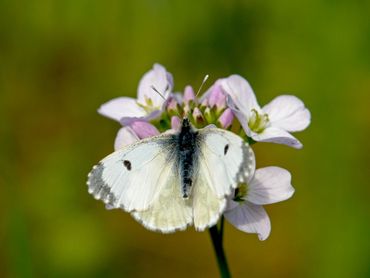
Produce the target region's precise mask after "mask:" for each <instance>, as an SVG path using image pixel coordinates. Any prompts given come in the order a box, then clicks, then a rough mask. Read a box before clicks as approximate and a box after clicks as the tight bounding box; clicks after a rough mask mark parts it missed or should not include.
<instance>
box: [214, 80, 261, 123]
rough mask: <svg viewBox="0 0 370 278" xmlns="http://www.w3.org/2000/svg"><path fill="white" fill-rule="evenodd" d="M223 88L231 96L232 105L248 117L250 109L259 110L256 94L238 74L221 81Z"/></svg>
mask: <svg viewBox="0 0 370 278" xmlns="http://www.w3.org/2000/svg"><path fill="white" fill-rule="evenodd" d="M221 85H222V88H223V90H224V91H225V93H226V94H227V95H229V96H230V97H231V99H232V100H233V103H234V105H235V106H236V107H237V108H239V110H240V111H241V112H242V113H244V114H246V116H247V118H248V117H249V115H250V113H251V110H252V109H255V110H257V112H260V111H261V108H260V106H259V105H258V103H257V99H256V96H255V94H254V92H253V90H252V87H251V86H250V85H249V83H248V81H247V80H245V79H244V78H243V77H241V76H239V75H231V76H230V77H228V78H225V79H223V80H222V81H221Z"/></svg>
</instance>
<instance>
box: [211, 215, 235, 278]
mask: <svg viewBox="0 0 370 278" xmlns="http://www.w3.org/2000/svg"><path fill="white" fill-rule="evenodd" d="M223 228H224V225H223V217H222V218H221V225H220V229H218V228H217V225H214V226H212V227H211V228H209V234H210V236H211V240H212V244H213V248H214V250H215V255H216V259H217V264H218V269H219V271H220V277H222V278H229V277H231V274H230V270H229V267H228V264H227V259H226V256H225V252H224V248H223V244H222V237H223Z"/></svg>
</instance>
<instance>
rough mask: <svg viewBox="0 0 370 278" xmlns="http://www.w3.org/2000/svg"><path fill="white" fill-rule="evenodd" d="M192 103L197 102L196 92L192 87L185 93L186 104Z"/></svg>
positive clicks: (187, 87)
mask: <svg viewBox="0 0 370 278" xmlns="http://www.w3.org/2000/svg"><path fill="white" fill-rule="evenodd" d="M190 101H193V102H194V101H195V94H194V90H193V88H192V87H191V86H186V87H185V91H184V103H185V104H189V103H190Z"/></svg>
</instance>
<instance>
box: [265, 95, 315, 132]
mask: <svg viewBox="0 0 370 278" xmlns="http://www.w3.org/2000/svg"><path fill="white" fill-rule="evenodd" d="M262 110H263V111H264V112H265V113H267V114H268V115H269V119H270V123H271V125H272V126H275V127H279V128H282V129H284V130H286V131H290V132H294V131H301V130H304V129H305V128H306V127H307V126H308V125H309V124H310V122H311V114H310V111H309V110H308V109H307V108H306V107H305V106H304V103H303V102H302V101H301V100H300V99H299V98H297V97H295V96H289V95H283V96H278V97H276V98H274V99H273V100H272V101H271V102H270V103H269V104H267V105H265V106H264V107H263V109H262Z"/></svg>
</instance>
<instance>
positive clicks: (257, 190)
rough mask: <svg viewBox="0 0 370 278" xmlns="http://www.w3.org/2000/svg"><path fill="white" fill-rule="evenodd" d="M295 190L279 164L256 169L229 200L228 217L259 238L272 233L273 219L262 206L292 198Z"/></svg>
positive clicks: (231, 221) (287, 174)
mask: <svg viewBox="0 0 370 278" xmlns="http://www.w3.org/2000/svg"><path fill="white" fill-rule="evenodd" d="M293 193H294V188H293V187H292V185H291V175H290V173H289V172H288V171H287V170H285V169H282V168H279V167H265V168H260V169H257V170H256V171H255V174H254V176H252V177H251V178H250V179H249V181H247V183H246V184H241V185H240V186H239V187H238V188H237V189H236V190H235V194H234V196H233V198H232V199H231V200H229V203H228V208H227V209H226V211H225V213H224V215H225V218H226V219H227V220H228V221H229V222H230V223H231V224H232V225H234V226H235V227H236V228H237V229H239V230H241V231H244V232H246V233H257V234H258V237H259V239H260V240H265V239H267V237H268V236H269V234H270V231H271V224H270V219H269V217H268V215H267V213H266V211H265V209H264V208H263V206H262V205H267V204H273V203H276V202H281V201H284V200H286V199H289V198H290V197H291V196H292V195H293Z"/></svg>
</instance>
